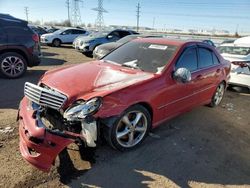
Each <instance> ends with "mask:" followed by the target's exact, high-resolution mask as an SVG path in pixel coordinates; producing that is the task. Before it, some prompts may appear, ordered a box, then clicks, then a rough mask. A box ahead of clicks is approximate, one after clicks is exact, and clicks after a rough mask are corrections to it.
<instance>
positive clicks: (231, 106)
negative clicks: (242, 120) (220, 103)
mask: <svg viewBox="0 0 250 188" xmlns="http://www.w3.org/2000/svg"><path fill="white" fill-rule="evenodd" d="M226 108H227V110H228V111H233V110H234V104H233V103H227V104H226Z"/></svg>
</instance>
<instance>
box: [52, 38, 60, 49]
mask: <svg viewBox="0 0 250 188" xmlns="http://www.w3.org/2000/svg"><path fill="white" fill-rule="evenodd" d="M61 43H62V42H61V40H60V39H54V40H53V42H52V45H53V46H54V47H60V46H61Z"/></svg>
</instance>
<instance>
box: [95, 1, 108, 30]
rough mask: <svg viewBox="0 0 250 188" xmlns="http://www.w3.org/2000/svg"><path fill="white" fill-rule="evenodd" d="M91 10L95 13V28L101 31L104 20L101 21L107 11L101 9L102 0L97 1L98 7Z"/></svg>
mask: <svg viewBox="0 0 250 188" xmlns="http://www.w3.org/2000/svg"><path fill="white" fill-rule="evenodd" d="M92 10H94V11H97V12H98V13H97V18H96V27H97V28H98V30H99V31H100V30H102V29H103V26H104V20H103V13H104V12H105V13H107V12H108V11H106V10H105V9H104V8H103V0H98V7H97V8H93V9H92Z"/></svg>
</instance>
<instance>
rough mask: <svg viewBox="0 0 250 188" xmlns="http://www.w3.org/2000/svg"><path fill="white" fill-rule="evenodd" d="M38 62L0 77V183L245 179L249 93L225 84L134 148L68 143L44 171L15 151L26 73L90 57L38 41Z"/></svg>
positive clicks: (221, 182) (248, 177)
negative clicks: (216, 98) (89, 148)
mask: <svg viewBox="0 0 250 188" xmlns="http://www.w3.org/2000/svg"><path fill="white" fill-rule="evenodd" d="M42 51H43V56H44V57H43V58H42V63H41V65H40V66H38V67H34V68H31V69H29V71H28V73H27V74H26V75H25V76H24V77H22V78H20V79H16V80H6V79H0V91H1V92H0V166H1V168H0V169H1V170H0V187H8V188H9V187H68V186H70V187H108V188H110V187H118V186H119V187H120V188H121V187H209V188H210V187H250V116H249V111H250V95H249V93H248V91H240V92H236V91H234V90H228V91H227V93H226V96H225V98H224V100H223V101H222V104H221V105H220V106H219V107H217V108H209V107H205V106H202V107H199V108H196V109H194V110H193V111H191V112H189V113H186V114H184V115H181V116H179V117H176V118H174V119H172V120H171V121H168V122H166V123H164V124H163V125H162V126H160V127H159V128H157V129H155V130H154V131H153V132H152V133H151V134H150V136H149V137H148V138H147V139H146V140H145V142H144V143H143V144H142V145H141V146H140V147H139V148H137V149H135V150H132V151H130V152H126V153H121V152H118V151H115V150H113V149H111V148H110V147H109V146H108V145H106V144H103V145H102V146H100V147H99V148H98V149H97V150H96V152H95V154H94V155H93V156H92V159H91V160H90V161H88V160H82V159H81V158H80V155H79V151H78V148H77V147H76V146H75V145H73V144H72V145H70V146H69V147H68V149H67V150H65V151H64V153H62V154H61V155H60V156H59V157H58V159H57V160H56V164H55V166H54V167H53V169H52V170H51V172H50V173H43V172H41V171H39V170H37V169H35V168H33V167H32V166H31V165H29V164H28V163H27V162H26V161H24V160H23V159H22V157H21V155H20V152H19V148H18V147H19V146H18V142H19V140H18V131H17V130H18V127H17V123H16V114H17V109H18V104H19V101H20V100H21V98H22V97H23V85H24V83H25V82H26V81H29V82H33V83H36V82H37V81H38V79H39V77H40V76H41V75H42V74H43V73H44V72H45V71H46V70H49V69H52V68H54V67H57V66H62V65H67V64H78V63H83V62H87V61H89V60H91V59H90V58H87V57H85V56H84V55H82V54H81V53H78V52H76V51H75V50H74V49H72V48H71V47H70V46H63V47H60V48H51V47H47V46H46V47H43V48H42Z"/></svg>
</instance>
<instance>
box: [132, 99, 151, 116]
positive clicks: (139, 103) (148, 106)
mask: <svg viewBox="0 0 250 188" xmlns="http://www.w3.org/2000/svg"><path fill="white" fill-rule="evenodd" d="M134 105H141V106H143V107H144V108H146V109H147V111H148V112H149V114H150V116H151V119H153V108H152V106H151V105H150V104H149V103H147V102H138V103H136V104H134ZM134 105H132V106H134Z"/></svg>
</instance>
